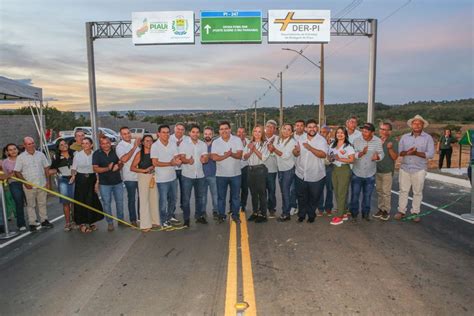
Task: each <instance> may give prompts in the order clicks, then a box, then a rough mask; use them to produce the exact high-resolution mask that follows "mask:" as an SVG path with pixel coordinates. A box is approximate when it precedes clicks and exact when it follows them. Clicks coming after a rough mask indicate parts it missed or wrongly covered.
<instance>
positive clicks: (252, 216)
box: [247, 212, 258, 222]
mask: <svg viewBox="0 0 474 316" xmlns="http://www.w3.org/2000/svg"><path fill="white" fill-rule="evenodd" d="M257 217H258V213H257V212H253V213H252V214H251V215H250V216H249V218H247V220H248V221H249V222H253V221H254V220H255V219H256V218H257Z"/></svg>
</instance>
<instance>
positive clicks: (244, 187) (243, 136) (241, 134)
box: [236, 127, 250, 212]
mask: <svg viewBox="0 0 474 316" xmlns="http://www.w3.org/2000/svg"><path fill="white" fill-rule="evenodd" d="M236 134H237V135H236V136H237V137H238V138H240V140H241V141H242V146H243V148H245V146H247V144H248V143H250V140H248V139H247V131H246V130H245V127H239V128H238V129H237V133H236ZM248 170H249V163H248V161H247V160H245V159H242V160H240V172H241V173H242V178H241V181H240V209H241V210H242V212H245V210H246V209H247V200H248V197H249V184H248V180H247V178H248Z"/></svg>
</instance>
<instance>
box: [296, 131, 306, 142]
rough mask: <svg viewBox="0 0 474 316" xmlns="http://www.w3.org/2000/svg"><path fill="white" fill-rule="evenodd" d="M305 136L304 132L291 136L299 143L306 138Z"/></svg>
mask: <svg viewBox="0 0 474 316" xmlns="http://www.w3.org/2000/svg"><path fill="white" fill-rule="evenodd" d="M306 135H307V134H306V132H303V134H301V135H298V134H296V133H294V134H293V138H294V139H295V140H296V141H299V140H300V139H304V138H306Z"/></svg>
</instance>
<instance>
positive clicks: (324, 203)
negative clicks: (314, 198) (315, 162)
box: [318, 165, 334, 212]
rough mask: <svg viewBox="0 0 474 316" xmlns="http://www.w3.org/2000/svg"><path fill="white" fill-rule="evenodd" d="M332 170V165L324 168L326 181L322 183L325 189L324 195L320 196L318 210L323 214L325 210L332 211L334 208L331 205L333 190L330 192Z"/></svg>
mask: <svg viewBox="0 0 474 316" xmlns="http://www.w3.org/2000/svg"><path fill="white" fill-rule="evenodd" d="M333 169H334V167H333V165H329V166H326V181H325V182H324V187H325V188H326V195H324V194H321V198H320V199H319V204H318V209H319V211H321V212H323V211H325V210H332V208H333V207H334V204H333V199H332V198H333V196H332V195H333V194H332V192H333V190H332V170H333Z"/></svg>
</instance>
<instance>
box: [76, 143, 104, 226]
mask: <svg viewBox="0 0 474 316" xmlns="http://www.w3.org/2000/svg"><path fill="white" fill-rule="evenodd" d="M71 171H72V178H71V183H72V182H75V183H76V186H75V190H74V199H75V200H77V201H79V202H82V203H84V204H86V205H89V206H91V207H93V208H96V209H98V210H99V211H102V204H101V203H100V200H99V197H98V195H97V191H98V185H97V177H96V174H95V173H94V170H93V169H92V139H90V138H89V137H86V138H84V140H83V141H82V150H81V151H78V152H76V154H75V155H74V159H73V162H72V167H71ZM103 218H104V215H102V214H100V213H97V212H94V211H91V210H89V209H87V208H85V207H82V206H80V205H77V204H76V206H75V207H74V221H75V223H76V224H77V225H79V229H80V230H81V232H82V233H90V232H92V231H94V230H96V229H97V227H96V225H95V224H94V223H95V222H97V221H100V220H101V219H103Z"/></svg>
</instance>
